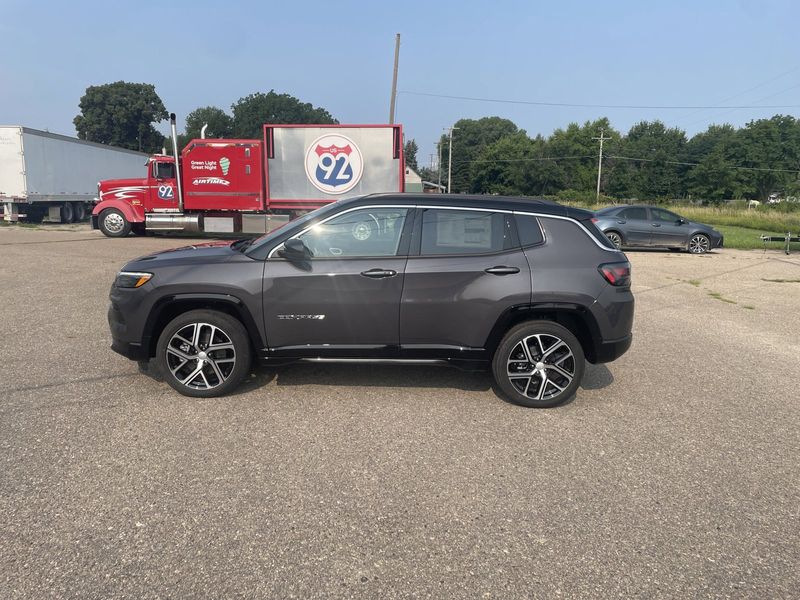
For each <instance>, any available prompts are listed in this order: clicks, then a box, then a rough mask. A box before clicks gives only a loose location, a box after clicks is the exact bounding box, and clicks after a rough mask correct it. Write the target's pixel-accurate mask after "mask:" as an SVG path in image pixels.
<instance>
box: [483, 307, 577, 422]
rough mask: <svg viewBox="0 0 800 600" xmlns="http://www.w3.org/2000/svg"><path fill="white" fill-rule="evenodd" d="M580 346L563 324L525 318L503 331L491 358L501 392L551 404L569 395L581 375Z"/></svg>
mask: <svg viewBox="0 0 800 600" xmlns="http://www.w3.org/2000/svg"><path fill="white" fill-rule="evenodd" d="M585 366H586V361H585V359H584V357H583V348H582V347H581V345H580V342H578V340H577V338H576V337H575V336H574V335H573V334H572V332H570V331H569V330H568V329H567V328H566V327H563V326H561V325H559V324H558V323H553V322H552V321H527V322H525V323H520V324H519V325H517V326H515V327H513V328H512V329H511V330H510V331H509V332H508V333H506V335H505V337H504V338H503V340H502V341H501V342H500V345H499V346H498V348H497V351H496V352H495V355H494V360H493V361H492V372H493V373H494V379H495V381H496V382H497V385H498V387H499V388H500V390H501V391H502V392H503V394H504V395H505V396H506V397H507V398H508V399H509V400H511V401H512V402H514V403H515V404H521V405H522V406H527V407H530V408H550V407H552V406H557V405H559V404H561V403H562V402H564V401H566V400H567V399H569V398H570V397H571V396H572V395H573V394H574V393H575V391H576V390H577V389H578V386H579V385H580V383H581V379H582V378H583V371H584V368H585Z"/></svg>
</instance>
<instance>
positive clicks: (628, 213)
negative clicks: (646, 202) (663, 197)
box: [617, 206, 647, 221]
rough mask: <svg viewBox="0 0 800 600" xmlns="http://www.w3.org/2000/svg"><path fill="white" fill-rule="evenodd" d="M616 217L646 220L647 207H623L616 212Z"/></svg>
mask: <svg viewBox="0 0 800 600" xmlns="http://www.w3.org/2000/svg"><path fill="white" fill-rule="evenodd" d="M617 217H619V218H621V219H629V220H637V219H638V220H642V221H646V220H647V209H646V208H645V207H644V206H630V207H628V208H624V209H622V210H621V211H619V213H617Z"/></svg>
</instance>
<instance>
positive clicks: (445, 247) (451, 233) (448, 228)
mask: <svg viewBox="0 0 800 600" xmlns="http://www.w3.org/2000/svg"><path fill="white" fill-rule="evenodd" d="M510 247H511V239H510V235H509V232H508V229H507V228H506V219H505V215H504V214H503V213H491V212H482V211H468V210H440V209H426V210H425V212H424V213H423V215H422V245H421V253H422V254H423V255H436V254H486V253H490V252H500V251H502V250H504V249H506V248H510Z"/></svg>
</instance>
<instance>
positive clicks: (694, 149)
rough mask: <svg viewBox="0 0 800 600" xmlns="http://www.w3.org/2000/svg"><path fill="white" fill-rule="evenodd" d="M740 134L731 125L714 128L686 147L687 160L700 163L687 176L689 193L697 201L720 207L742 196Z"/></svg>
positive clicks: (691, 168) (698, 135)
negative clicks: (738, 164)
mask: <svg viewBox="0 0 800 600" xmlns="http://www.w3.org/2000/svg"><path fill="white" fill-rule="evenodd" d="M737 145H738V141H737V131H736V129H734V127H733V126H731V125H710V126H709V127H708V129H707V130H706V131H703V132H700V133H698V134H696V135H695V136H694V137H692V139H690V140H689V142H688V143H687V144H686V160H687V162H689V163H696V165H695V166H691V167H690V168H689V171H688V173H687V178H686V182H687V192H688V194H689V195H690V196H691V197H692V198H694V199H697V200H702V201H703V202H707V203H712V204H713V203H718V202H721V201H722V200H724V199H726V198H738V197H740V196H741V195H742V192H743V184H742V176H743V174H744V172H743V171H741V170H737V169H735V168H734V167H733V164H734V163H735V161H736V156H735V154H736V147H737Z"/></svg>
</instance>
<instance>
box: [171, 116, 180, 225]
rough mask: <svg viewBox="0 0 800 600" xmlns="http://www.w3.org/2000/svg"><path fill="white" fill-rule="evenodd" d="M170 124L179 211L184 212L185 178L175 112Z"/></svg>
mask: <svg viewBox="0 0 800 600" xmlns="http://www.w3.org/2000/svg"><path fill="white" fill-rule="evenodd" d="M169 126H170V129H171V130H172V154H173V156H174V157H175V180H176V181H177V184H178V211H179V212H183V180H182V179H181V161H180V157H181V155H180V151H179V150H178V129H177V127H176V126H175V113H170V115H169Z"/></svg>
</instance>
